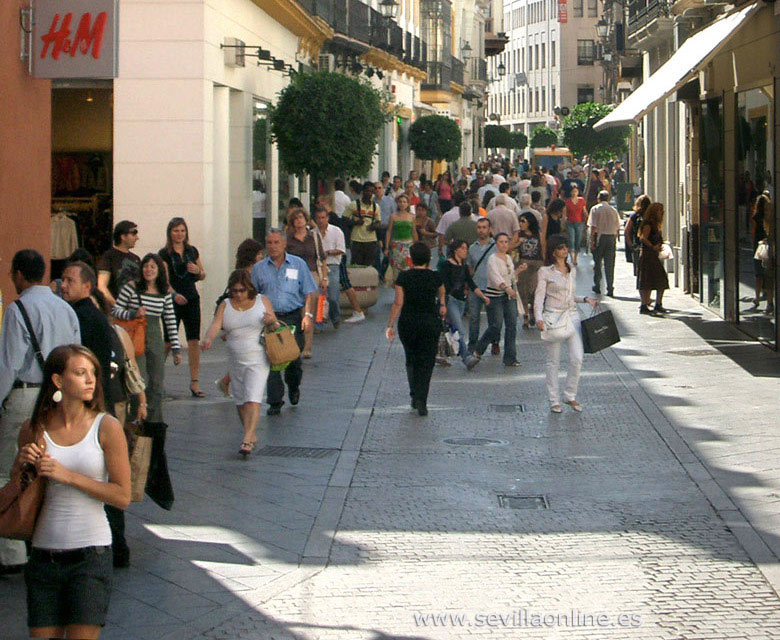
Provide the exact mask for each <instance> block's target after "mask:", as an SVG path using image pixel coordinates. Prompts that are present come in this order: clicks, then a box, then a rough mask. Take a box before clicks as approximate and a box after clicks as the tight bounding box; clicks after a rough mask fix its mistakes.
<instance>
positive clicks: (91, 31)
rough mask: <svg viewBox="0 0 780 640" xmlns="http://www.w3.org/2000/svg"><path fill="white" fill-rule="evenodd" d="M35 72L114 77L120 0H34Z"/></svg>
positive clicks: (55, 75) (39, 74) (45, 75)
mask: <svg viewBox="0 0 780 640" xmlns="http://www.w3.org/2000/svg"><path fill="white" fill-rule="evenodd" d="M33 11H34V13H33V23H34V26H33V75H34V76H35V77H37V78H115V77H116V75H117V53H116V47H117V22H118V18H119V15H118V10H117V0H35V5H34V9H33Z"/></svg>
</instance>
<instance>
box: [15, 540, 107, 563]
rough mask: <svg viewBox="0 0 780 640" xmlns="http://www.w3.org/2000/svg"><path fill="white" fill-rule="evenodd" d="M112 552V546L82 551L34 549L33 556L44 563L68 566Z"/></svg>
mask: <svg viewBox="0 0 780 640" xmlns="http://www.w3.org/2000/svg"><path fill="white" fill-rule="evenodd" d="M109 551H111V545H108V546H106V547H81V548H80V549H66V550H65V551H51V550H49V549H38V548H36V547H33V548H32V552H31V556H32V557H33V558H35V559H36V560H42V561H43V562H53V563H56V564H68V563H73V562H81V561H82V560H86V559H87V558H88V557H89V556H90V555H92V554H95V555H98V556H100V555H103V554H104V553H108V552H109Z"/></svg>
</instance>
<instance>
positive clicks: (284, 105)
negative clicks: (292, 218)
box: [270, 71, 390, 178]
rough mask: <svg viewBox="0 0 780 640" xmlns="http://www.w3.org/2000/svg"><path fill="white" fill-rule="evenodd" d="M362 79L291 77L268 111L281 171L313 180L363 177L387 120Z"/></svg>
mask: <svg viewBox="0 0 780 640" xmlns="http://www.w3.org/2000/svg"><path fill="white" fill-rule="evenodd" d="M385 106H386V104H385V100H384V97H383V95H382V93H381V92H380V91H378V90H376V89H374V88H373V87H372V86H371V85H370V84H369V82H368V81H367V80H364V79H361V80H359V79H356V78H352V77H350V76H347V75H344V74H341V73H331V72H328V71H314V72H309V73H297V74H295V75H294V76H293V77H292V79H291V81H290V84H288V85H287V86H286V87H285V88H284V89H282V91H281V92H280V94H279V100H278V101H277V103H276V105H274V106H273V107H271V111H270V118H271V136H272V139H273V141H274V142H276V144H277V145H278V147H279V159H280V162H281V164H282V167H283V168H284V169H285V170H286V171H288V172H290V173H296V174H300V173H308V174H310V175H314V176H317V177H319V178H330V177H333V176H337V175H356V176H361V175H366V174H368V172H369V171H370V169H371V165H372V164H373V156H374V148H375V147H376V144H377V141H378V140H379V135H380V133H381V130H382V124H383V123H384V122H386V121H387V120H388V119H389V117H390V115H389V114H388V112H387V110H386V108H385Z"/></svg>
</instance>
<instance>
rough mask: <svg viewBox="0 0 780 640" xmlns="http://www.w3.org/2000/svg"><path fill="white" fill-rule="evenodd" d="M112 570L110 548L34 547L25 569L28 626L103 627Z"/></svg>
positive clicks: (109, 594)
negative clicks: (63, 548)
mask: <svg viewBox="0 0 780 640" xmlns="http://www.w3.org/2000/svg"><path fill="white" fill-rule="evenodd" d="M113 572H114V567H113V554H112V553H111V547H84V548H82V549H73V550H72V551H65V552H49V551H46V550H42V549H36V548H33V550H32V553H31V554H30V559H29V561H28V562H27V566H26V567H25V570H24V581H25V583H26V584H27V626H28V627H30V628H36V627H64V626H67V625H69V624H79V625H96V626H101V627H102V626H104V625H105V624H106V614H107V613H108V601H109V599H110V597H111V583H112V578H113Z"/></svg>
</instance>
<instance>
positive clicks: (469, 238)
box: [444, 202, 477, 246]
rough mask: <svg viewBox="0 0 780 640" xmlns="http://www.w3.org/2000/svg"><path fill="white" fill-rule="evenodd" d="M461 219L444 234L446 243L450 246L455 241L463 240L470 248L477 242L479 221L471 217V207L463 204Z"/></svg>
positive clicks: (466, 203)
mask: <svg viewBox="0 0 780 640" xmlns="http://www.w3.org/2000/svg"><path fill="white" fill-rule="evenodd" d="M459 209H460V219H458V220H456V221H455V222H453V223H452V224H451V225H450V226H449V227H448V228H447V231H446V232H445V233H444V243H445V244H446V245H449V244H450V243H451V242H452V241H453V240H463V241H464V242H465V243H466V244H467V245H468V246H471V245H472V244H474V243H475V242H476V241H477V221H476V220H474V219H473V218H472V217H471V205H470V204H469V203H468V202H463V203H461V205H460V207H459Z"/></svg>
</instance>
